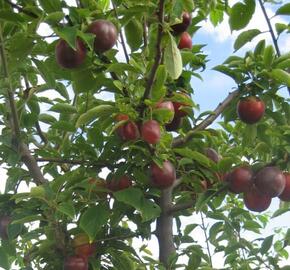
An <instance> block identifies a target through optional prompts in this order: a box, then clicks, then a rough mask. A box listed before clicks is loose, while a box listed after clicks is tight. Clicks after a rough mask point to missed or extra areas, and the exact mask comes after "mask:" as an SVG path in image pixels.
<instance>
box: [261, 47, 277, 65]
mask: <svg viewBox="0 0 290 270" xmlns="http://www.w3.org/2000/svg"><path fill="white" fill-rule="evenodd" d="M274 57H275V53H274V49H273V46H272V45H269V46H267V47H266V48H265V50H264V59H263V60H264V65H265V67H266V68H270V67H271V65H272V63H273V61H274Z"/></svg>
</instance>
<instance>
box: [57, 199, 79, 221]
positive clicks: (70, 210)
mask: <svg viewBox="0 0 290 270" xmlns="http://www.w3.org/2000/svg"><path fill="white" fill-rule="evenodd" d="M57 210H58V211H60V212H61V213H63V214H65V215H67V216H68V217H70V218H71V219H74V217H75V215H76V211H75V208H74V206H73V203H72V202H62V203H60V204H59V205H58V206H57Z"/></svg>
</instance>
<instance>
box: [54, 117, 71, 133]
mask: <svg viewBox="0 0 290 270" xmlns="http://www.w3.org/2000/svg"><path fill="white" fill-rule="evenodd" d="M51 128H54V129H58V130H61V131H67V132H75V131H76V128H75V126H74V125H73V124H72V123H70V122H68V121H62V120H61V121H57V122H55V123H53V124H52V125H51Z"/></svg>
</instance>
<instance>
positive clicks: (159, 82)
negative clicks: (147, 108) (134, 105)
mask: <svg viewBox="0 0 290 270" xmlns="http://www.w3.org/2000/svg"><path fill="white" fill-rule="evenodd" d="M166 79H167V71H166V68H165V66H164V65H160V66H159V67H158V69H157V72H156V79H155V81H154V84H153V88H152V92H151V97H152V100H153V101H156V102H157V101H160V100H162V98H163V97H164V96H165V94H166V88H165V87H164V84H165V82H166Z"/></svg>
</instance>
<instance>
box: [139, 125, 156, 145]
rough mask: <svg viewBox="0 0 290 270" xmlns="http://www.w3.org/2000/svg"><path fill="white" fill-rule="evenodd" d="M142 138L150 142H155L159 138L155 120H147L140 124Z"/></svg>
mask: <svg viewBox="0 0 290 270" xmlns="http://www.w3.org/2000/svg"><path fill="white" fill-rule="evenodd" d="M141 136H142V139H143V140H144V141H145V142H147V143H150V144H156V143H158V142H159V140H160V136H161V131H160V125H159V123H158V122H157V121H155V120H148V121H146V122H144V123H143V125H142V126H141Z"/></svg>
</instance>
